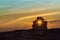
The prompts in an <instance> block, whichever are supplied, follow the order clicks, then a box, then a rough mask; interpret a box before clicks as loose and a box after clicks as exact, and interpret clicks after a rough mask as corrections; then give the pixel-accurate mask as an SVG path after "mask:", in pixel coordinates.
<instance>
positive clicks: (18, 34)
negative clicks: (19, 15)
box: [0, 28, 60, 40]
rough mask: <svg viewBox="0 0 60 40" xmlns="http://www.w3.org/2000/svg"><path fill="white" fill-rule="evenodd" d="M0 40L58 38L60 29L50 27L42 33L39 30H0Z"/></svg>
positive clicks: (46, 39) (47, 39)
mask: <svg viewBox="0 0 60 40" xmlns="http://www.w3.org/2000/svg"><path fill="white" fill-rule="evenodd" d="M0 40H60V29H59V28H57V29H50V30H47V31H45V32H43V33H42V32H40V30H39V31H36V30H16V31H10V32H0Z"/></svg>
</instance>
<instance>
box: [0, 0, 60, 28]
mask: <svg viewBox="0 0 60 40" xmlns="http://www.w3.org/2000/svg"><path fill="white" fill-rule="evenodd" d="M37 16H42V17H44V19H45V20H48V21H51V20H60V0H0V29H1V28H2V29H5V28H11V26H14V24H15V26H18V24H20V25H21V24H22V23H26V25H27V24H30V26H31V24H32V21H33V20H35V18H36V17H37ZM20 25H19V26H20ZM24 25H25V24H24ZM6 26H9V27H6ZM22 26H23V25H22ZM28 26H29V25H28ZM13 28H14V27H13ZM13 28H12V29H13ZM16 28H17V27H16ZM18 28H19V27H18ZM26 28H27V27H26ZM14 29H15V28H14ZM20 29H21V28H20Z"/></svg>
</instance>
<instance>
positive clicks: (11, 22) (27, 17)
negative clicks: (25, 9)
mask: <svg viewBox="0 0 60 40" xmlns="http://www.w3.org/2000/svg"><path fill="white" fill-rule="evenodd" d="M56 14H60V12H53V13H48V14H41V15H32V16H26V17H20V18H18V19H16V20H12V21H10V22H8V23H5V24H2V25H10V24H13V23H15V22H18V21H21V20H25V19H29V18H34V17H38V16H49V15H56Z"/></svg>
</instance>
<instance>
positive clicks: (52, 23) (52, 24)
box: [48, 20, 60, 29]
mask: <svg viewBox="0 0 60 40" xmlns="http://www.w3.org/2000/svg"><path fill="white" fill-rule="evenodd" d="M53 28H60V20H53V21H49V22H48V29H53Z"/></svg>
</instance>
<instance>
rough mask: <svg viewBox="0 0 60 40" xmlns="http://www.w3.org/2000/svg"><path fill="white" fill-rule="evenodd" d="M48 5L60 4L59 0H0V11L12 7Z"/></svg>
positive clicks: (41, 6) (42, 6) (43, 6)
mask: <svg viewBox="0 0 60 40" xmlns="http://www.w3.org/2000/svg"><path fill="white" fill-rule="evenodd" d="M49 6H52V7H53V6H60V0H0V11H2V12H3V11H6V10H9V9H12V8H21V9H24V8H38V7H40V8H45V7H49Z"/></svg>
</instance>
